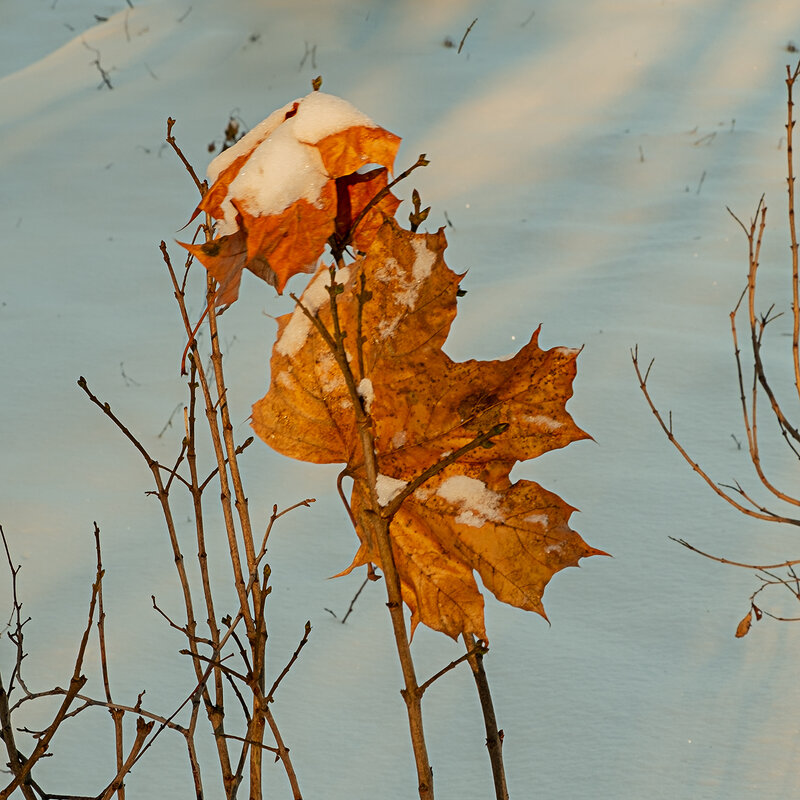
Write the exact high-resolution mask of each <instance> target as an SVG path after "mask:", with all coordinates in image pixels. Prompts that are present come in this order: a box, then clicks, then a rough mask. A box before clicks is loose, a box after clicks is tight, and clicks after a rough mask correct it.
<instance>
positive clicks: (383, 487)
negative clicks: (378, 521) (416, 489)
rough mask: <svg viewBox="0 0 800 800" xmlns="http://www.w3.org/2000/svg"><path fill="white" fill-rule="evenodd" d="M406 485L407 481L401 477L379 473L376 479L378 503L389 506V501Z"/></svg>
mask: <svg viewBox="0 0 800 800" xmlns="http://www.w3.org/2000/svg"><path fill="white" fill-rule="evenodd" d="M406 485H407V483H406V481H401V480H400V479H399V478H390V477H389V476H388V475H381V474H380V473H378V478H377V480H376V481H375V491H376V492H377V494H378V503H379V504H380V505H381V506H388V505H389V503H391V502H392V500H394V498H395V497H397V495H398V494H400V492H402V491H403V489H405V487H406Z"/></svg>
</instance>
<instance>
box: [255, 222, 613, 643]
mask: <svg viewBox="0 0 800 800" xmlns="http://www.w3.org/2000/svg"><path fill="white" fill-rule="evenodd" d="M445 246H446V241H445V237H444V234H443V233H442V231H439V232H438V233H436V234H414V233H411V232H409V231H406V230H403V229H401V228H400V227H399V226H398V225H397V223H395V222H394V220H387V221H385V222H384V223H383V224H382V226H381V227H380V229H379V230H378V231H377V233H376V234H375V235H374V238H373V240H372V243H371V244H370V246H369V247H368V248H367V251H366V253H365V254H364V255H363V256H362V257H360V258H358V259H357V260H356V261H355V262H354V263H353V264H351V265H350V266H349V267H345V268H343V269H340V270H339V271H338V272H337V273H336V282H337V283H338V284H340V285H341V287H342V289H341V293H340V294H338V295H337V305H336V308H337V314H338V318H339V321H340V324H341V328H342V330H344V331H346V334H347V335H346V337H345V339H344V345H345V348H346V351H347V356H348V360H349V363H350V365H351V368H352V370H353V372H354V378H355V380H356V382H357V383H358V394H359V396H360V402H361V403H362V405H363V407H364V409H365V410H366V412H367V413H368V414H369V416H370V418H371V423H372V430H373V435H374V441H375V449H376V456H377V462H378V468H379V470H380V475H379V476H378V486H377V487H376V489H377V499H378V502H379V503H380V505H381V506H382V507H383V508H386V507H388V506H389V505H390V503H391V502H392V499H393V497H396V496H397V495H398V493H399V492H400V491H402V490H403V488H404V487H406V486H407V485H408V484H409V483H411V482H412V481H414V479H415V478H417V477H418V476H420V475H421V473H423V472H424V471H425V470H426V469H428V468H429V467H431V466H432V465H434V464H437V463H438V462H441V461H442V459H443V458H445V457H446V456H447V455H448V454H450V453H453V452H455V451H457V450H459V449H460V448H468V447H469V446H470V444H471V443H472V444H473V445H474V443H475V441H476V439H477V438H478V437H480V436H482V435H485V434H486V432H487V431H490V430H493V429H498V428H497V426H498V425H503V426H507V428H505V432H504V433H502V435H499V436H497V437H496V438H494V439H493V442H494V444H493V446H491V447H488V448H487V447H475V446H473V447H472V449H469V450H468V452H466V453H465V454H464V455H463V456H462V457H460V458H459V459H458V460H457V461H455V462H454V463H449V464H446V465H444V466H443V468H442V469H440V470H439V471H438V472H437V473H436V474H435V475H433V476H432V477H430V478H429V479H428V480H427V481H425V482H424V483H423V484H422V485H420V486H418V488H416V490H415V491H414V492H413V493H412V494H410V495H408V496H407V497H406V498H405V499H404V500H403V501H402V504H401V505H400V506H399V508H398V509H397V511H396V513H395V514H394V516H393V518H392V520H391V525H390V529H389V530H390V536H391V540H392V547H393V553H394V557H395V562H396V566H397V571H398V574H399V576H400V580H401V590H402V594H403V599H404V601H405V602H406V604H407V605H408V606H409V608H410V609H411V613H412V630H413V628H414V627H416V625H417V624H418V623H420V622H422V623H424V624H426V625H428V626H429V627H431V628H434V629H436V630H440V631H443V632H444V633H447V634H448V635H450V636H453V637H456V636H458V635H460V634H461V633H471V634H475V635H476V636H478V637H479V638H481V639H484V640H487V636H486V630H485V626H484V617H483V598H482V596H481V593H480V590H479V588H478V585H477V582H476V580H475V573H477V574H478V575H479V576H480V578H481V582H482V584H483V586H484V587H485V588H487V589H488V590H489V591H491V592H492V593H493V594H494V595H495V596H496V597H497V598H498V599H500V600H502V601H504V602H507V603H510V604H512V605H515V606H517V607H519V608H523V609H527V610H531V611H536V612H538V613H539V614H542V616H544V609H543V606H542V602H541V598H542V593H543V591H544V588H545V586H546V584H547V582H548V581H549V579H550V578H551V577H552V575H553V574H554V573H555V572H557V571H558V570H560V569H563V568H565V567H568V566H575V565H577V564H578V561H579V560H580V559H581V558H583V557H586V556H590V555H595V554H601V553H602V551H599V550H595V549H594V548H592V547H589V546H588V545H587V544H586V543H585V542H584V541H583V540H582V539H581V537H580V536H579V535H578V534H577V533H575V532H574V531H572V530H571V529H570V528H569V524H568V523H569V518H570V515H571V514H572V512H573V510H574V509H573V508H572V507H571V506H569V505H568V504H567V503H565V502H564V501H563V500H561V499H560V498H559V497H557V496H556V495H554V494H552V493H551V492H549V491H547V490H546V489H544V488H542V487H541V486H539V485H538V484H536V483H533V482H531V481H517V482H516V483H513V484H512V483H511V481H510V479H509V472H510V470H511V468H512V466H513V465H514V463H515V462H516V461H520V460H525V459H529V458H535V457H536V456H538V455H541V454H542V453H544V452H547V451H548V450H553V449H555V448H560V447H564V446H565V445H567V444H569V443H570V442H573V441H576V440H578V439H582V438H587V434H586V433H584V432H583V431H582V430H581V429H580V428H578V427H577V425H575V423H574V421H573V420H572V418H571V416H570V415H569V413H568V412H567V410H566V408H565V404H566V402H567V400H568V399H569V398H570V397H571V395H572V381H573V379H574V376H575V371H576V359H577V355H578V351H577V350H572V349H567V348H553V349H551V350H542V349H541V348H539V346H538V331H537V332H535V333H534V334H533V336H532V338H531V341H530V342H529V343H528V344H527V345H525V346H524V347H523V348H522V349H521V350H520V351H519V352H518V353H517V354H516V355H515V356H514V357H513V358H510V359H507V360H497V361H465V362H454V361H452V360H451V359H450V358H449V357H448V356H447V355H446V354H445V353H444V352H442V345H443V344H444V341H445V339H446V338H447V334H448V331H449V329H450V325H451V323H452V321H453V319H454V317H455V315H456V292H457V290H458V285H459V281H460V278H461V276H459V275H457V274H455V273H454V272H452V271H451V270H450V269H449V268H448V267H447V266H446V264H445V263H444V259H443V251H444V249H445ZM329 285H330V272H329V268H327V267H324V266H322V267H320V269H319V271H318V272H317V274H316V276H315V278H314V279H313V280H312V281H311V283H310V284H309V286H308V287H307V289H306V291H305V292H304V293H303V296H302V297H301V298H300V302H301V304H302V306H304V307H305V311H304V310H303V308H301V307H298V308H296V309H295V310H294V311H293V312H292V313H291V314H287V315H284V316H283V317H281V318H279V320H278V326H279V327H278V337H277V340H276V343H275V346H274V348H273V353H272V359H271V376H272V377H271V382H270V388H269V391H268V392H267V395H266V396H265V397H264V398H263V399H262V400H259V401H258V402H257V403H256V404H255V405H254V407H253V428H254V430H255V431H256V433H257V434H258V435H259V436H260V437H261V438H262V439H263V440H264V441H265V442H267V444H269V445H270V446H272V447H273V448H274V449H276V450H278V451H279V452H281V453H284V454H285V455H289V456H291V457H293V458H297V459H300V460H303V461H311V462H316V463H337V462H340V463H344V464H346V465H347V472H348V474H349V475H350V476H351V477H352V478H353V480H354V487H353V495H352V499H351V507H352V511H353V515H354V518H355V520H356V523H357V533H358V536H359V538H360V540H361V546H360V548H359V550H358V553H357V554H356V556H355V559H354V561H353V563H352V565H351V566H350V567H349V568H348V570H347V571H349V570H350V569H352V568H354V567H356V566H359V565H361V564H367V563H370V562H371V563H375V564H378V565H379V566H380V564H381V558H380V554H379V550H378V547H377V544H376V542H374V541H373V540H372V535H373V534H372V533H371V532H370V529H369V525H367V524H365V523H364V519H365V517H364V514H365V512H366V510H367V509H368V508H370V503H371V497H370V488H369V486H368V485H367V482H366V476H365V473H364V465H363V454H362V451H361V443H360V440H359V435H358V430H357V424H356V417H355V414H354V409H353V404H352V398H351V394H350V392H349V390H348V387H347V385H346V382H345V379H344V377H343V375H342V373H341V370H340V369H339V365H338V363H337V362H336V360H335V358H334V356H333V354H332V353H331V350H330V348H329V345H328V344H327V342H326V341H325V337H324V336H323V335H322V334H321V333H320V331H319V330H318V328H317V327H316V325H315V324H314V322H313V321H312V319H310V318H309V316H308V314H311V315H315V316H316V319H317V320H318V321H319V322H320V323H322V324H323V325H324V326H325V328H326V329H328V330H329V331H330V330H332V316H331V304H330V294H329V290H328V287H329ZM360 297H361V298H362V299H363V300H364V302H362V301H361V300H360V299H359V298H360ZM306 312H308V314H307V313H306ZM359 321H360V322H359ZM359 330H361V331H363V332H364V334H365V335H364V337H363V347H362V352H361V354H360V355H359V354H358V353H357V352H356V350H355V348H356V341H357V338H358V331H359ZM362 370H363V373H362Z"/></svg>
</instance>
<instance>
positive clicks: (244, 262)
mask: <svg viewBox="0 0 800 800" xmlns="http://www.w3.org/2000/svg"><path fill="white" fill-rule="evenodd" d="M399 144H400V139H399V137H397V136H395V135H394V134H393V133H389V131H386V130H384V129H383V128H381V127H379V126H378V125H376V124H375V123H374V122H373V121H372V120H371V119H369V117H367V116H366V115H365V114H362V113H361V112H360V111H358V110H357V109H356V108H354V107H353V106H352V105H350V104H349V103H348V102H346V101H345V100H342V99H341V98H339V97H335V96H333V95H329V94H324V93H323V92H312V93H311V94H309V95H307V96H306V97H303V98H301V99H299V100H296V101H294V102H293V103H289V104H287V105H286V106H284V107H283V108H281V109H278V110H277V111H275V112H273V113H272V114H271V115H270V116H269V117H267V119H265V120H264V121H263V122H261V123H260V124H259V125H257V126H256V127H255V128H253V129H252V130H251V131H250V132H249V133H248V134H246V135H245V136H244V137H242V139H240V140H239V141H238V142H237V143H236V144H235V145H233V146H232V147H230V148H229V149H228V150H225V151H224V152H222V153H220V155H218V156H217V157H216V158H215V159H214V160H213V161H212V162H211V164H210V165H209V167H208V177H209V179H210V181H211V186H210V188H209V189H208V191H207V192H206V194H205V195H204V197H203V199H202V201H201V202H200V204H199V205H198V207H197V209H196V210H195V212H194V215H193V217H192V219H194V217H195V216H197V214H199V213H200V212H206V213H208V214H209V215H210V216H211V217H212V218H213V219H215V220H216V233H215V237H214V238H213V239H212V240H211V241H209V242H206V243H203V244H183V243H182V244H183V247H185V248H186V249H187V250H189V252H191V253H192V254H193V255H194V256H195V257H196V258H197V259H198V260H199V261H200V262H201V263H202V264H203V265H204V266H205V267H206V269H208V271H209V273H210V274H211V275H212V276H213V277H214V279H215V280H216V281H217V282H218V283H219V289H218V292H217V296H216V299H215V304H216V305H217V306H227V305H230V303H232V302H234V301H235V300H236V298H237V297H238V296H239V285H240V282H241V277H242V272H243V270H245V269H248V270H250V271H251V272H252V273H253V274H255V275H257V276H258V277H259V278H261V279H263V280H266V281H267V282H268V283H270V284H272V285H273V286H275V287H276V289H277V290H278V293H279V294H280V293H282V292H283V289H284V287H285V286H286V282H287V281H288V280H289V278H291V277H292V275H296V274H297V273H298V272H308V271H309V270H310V269H313V268H314V266H315V264H316V261H317V259H318V258H319V257H320V255H322V252H323V250H324V248H325V244H326V242H327V241H328V238H329V237H330V236H331V235H332V234H333V233H337V234H338V235H339V236H340V238H341V237H346V236H347V235H348V234H351V233H352V235H351V237H350V241H352V243H353V244H354V245H355V246H356V247H359V248H362V247H364V246H365V244H366V243H367V242H368V241H369V239H370V237H371V235H372V234H374V232H375V231H376V230H377V228H378V227H379V225H380V223H381V222H382V221H383V218H384V215H388V216H392V215H393V214H394V212H395V211H396V210H397V206H398V204H399V202H400V201H399V200H398V199H397V198H396V197H394V196H393V195H392V194H391V193H390V192H389V193H387V194H385V196H384V197H382V199H381V200H380V202H378V203H376V204H375V205H374V206H373V207H371V208H370V209H369V211H368V213H367V214H366V215H365V216H364V218H363V219H362V220H361V222H360V224H359V226H358V229H357V230H356V231H351V227H352V224H353V222H354V221H355V219H356V218H357V217H358V216H359V214H360V213H361V212H362V211H363V210H364V209H365V208H366V207H367V205H368V204H369V202H370V201H371V200H372V198H373V197H374V196H375V195H376V194H377V193H378V192H379V191H380V190H382V189H383V188H385V187H386V185H387V175H388V172H389V170H391V169H392V167H393V164H394V158H395V155H396V153H397V148H398V147H399ZM369 164H378V165H381V166H380V167H379V168H377V169H374V170H372V171H371V172H368V173H362V172H361V170H362V169H363V168H364V167H365V166H367V165H369ZM346 243H347V242H346V241H345V242H343V244H346Z"/></svg>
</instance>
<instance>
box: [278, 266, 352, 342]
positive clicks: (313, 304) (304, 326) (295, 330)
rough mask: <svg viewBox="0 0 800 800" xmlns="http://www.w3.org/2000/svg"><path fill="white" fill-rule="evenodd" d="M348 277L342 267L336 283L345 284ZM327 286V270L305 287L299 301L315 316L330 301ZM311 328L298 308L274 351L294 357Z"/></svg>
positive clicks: (301, 310) (347, 272) (347, 273)
mask: <svg viewBox="0 0 800 800" xmlns="http://www.w3.org/2000/svg"><path fill="white" fill-rule="evenodd" d="M349 277H350V269H349V267H342V269H340V270H339V271H338V272H337V273H336V283H340V284H343V283H347V280H348V278H349ZM329 286H330V273H329V272H328V270H327V269H322V270H320V272H319V274H318V275H317V277H316V278H314V280H312V281H311V283H309V284H308V286H307V287H306V290H305V291H304V292H303V296H302V297H301V298H300V300H301V302H302V303H303V305H304V306H305V307H306V308H307V309H308V310H309V311H310V312H311V313H312V314H316V312H317V311H319V309H320V308H322V306H324V305H325V303H327V302H328V301H329V300H330V295H329V294H328V287H329ZM311 327H312V325H311V320H310V319H309V318H308V317H307V316H306V315H305V313H304V312H303V309H302V308H300V307H299V306H298V307H297V308H295V310H294V311H293V312H292V318H291V319H290V320H289V324H288V325H287V326H286V327H285V328H284V329H283V333H282V334H281V338H280V339H278V341H277V342H275V349H276V350H277V351H278V352H279V353H280V354H281V355H283V356H287V357H288V358H292V357H293V356H296V355H297V354H298V353H299V352H300V348H301V347H302V346H303V344H305V341H306V339H307V338H308V334H309V333H310V332H311Z"/></svg>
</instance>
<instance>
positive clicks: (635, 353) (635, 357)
mask: <svg viewBox="0 0 800 800" xmlns="http://www.w3.org/2000/svg"><path fill="white" fill-rule="evenodd" d="M631 359H632V361H633V366H634V369H635V370H636V376H637V378H638V379H639V388H640V389H641V391H642V394H643V395H644V397H645V400H646V401H647V404H648V405H649V406H650V410H651V411H652V412H653V416H655V418H656V420H657V421H658V424H659V425H660V426H661V429H662V430H663V431H664V433H665V435H666V437H667V439H669V441H670V442H671V444H672V445H673V446H674V447H675V449H676V450H677V451H678V452H679V453H680V454H681V456H682V457H683V459H684V460H685V461H686V463H687V464H689V466H690V467H691V468H692V469H693V470H694V471H695V472H696V473H697V474H698V475H699V476H700V477H701V478H702V479H703V480H704V481H705V482H706V484H707V485H708V486H709V487H710V488H711V489H712V491H713V492H714V494H716V495H718V496H719V497H721V498H722V499H723V500H725V501H726V502H727V503H728V504H730V505H731V506H733V507H734V508H735V509H737V510H738V511H741V512H742V514H745V515H747V516H748V517H754V518H755V519H763V520H766V521H768V522H782V523H786V524H788V525H798V526H800V519H794V518H793V517H784V516H780V515H778V514H774V513H772V512H766V513H765V512H759V511H753V510H752V509H750V508H747V506H744V505H742V504H741V503H739V502H738V501H737V500H736V499H735V498H733V497H731V496H730V495H729V494H728V493H727V492H724V491H722V488H721V487H720V486H719V485H718V484H716V483H715V482H714V481H713V480H711V478H710V477H709V476H708V474H707V473H706V472H705V470H703V469H702V467H700V465H699V464H698V463H697V462H696V461H695V460H694V459H692V457H691V456H690V455H689V454H688V453H687V451H686V450H685V449H684V447H683V446H682V445H681V443H680V442H679V441H678V440H677V439H676V438H675V435H674V434H673V432H672V424H671V416H670V424H669V425H667V424H666V422H665V421H664V418H663V417H662V416H661V413H660V412H659V410H658V409H657V408H656V406H655V403H654V402H653V399H652V398H651V396H650V392H649V390H648V388H647V383H646V381H645V378H644V376H643V375H642V373H641V370H640V368H639V350H638V347H635V348H634V349H633V350H631ZM652 363H653V362H652V361H651V362H650V364H651V366H652ZM648 374H649V369H648ZM670 415H671V412H670Z"/></svg>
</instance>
